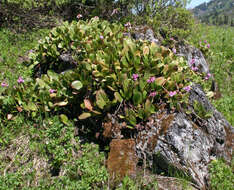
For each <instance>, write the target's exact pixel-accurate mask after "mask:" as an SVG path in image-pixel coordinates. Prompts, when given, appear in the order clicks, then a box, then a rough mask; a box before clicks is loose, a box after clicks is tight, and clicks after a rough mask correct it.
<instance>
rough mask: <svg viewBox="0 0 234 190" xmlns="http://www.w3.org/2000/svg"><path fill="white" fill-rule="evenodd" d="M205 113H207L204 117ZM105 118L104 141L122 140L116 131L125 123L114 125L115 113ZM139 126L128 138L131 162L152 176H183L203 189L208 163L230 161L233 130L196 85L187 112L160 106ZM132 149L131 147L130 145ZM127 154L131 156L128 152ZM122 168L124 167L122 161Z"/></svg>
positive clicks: (206, 186) (118, 163)
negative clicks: (199, 106) (147, 167)
mask: <svg viewBox="0 0 234 190" xmlns="http://www.w3.org/2000/svg"><path fill="white" fill-rule="evenodd" d="M195 102H199V103H200V105H201V106H202V107H203V109H204V110H205V112H203V115H202V114H199V113H197V111H199V110H195V108H194V106H193V105H194V104H195ZM206 113H209V114H207V115H206ZM108 118H109V123H107V122H106V121H105V123H104V124H103V126H104V129H105V130H104V133H105V134H107V131H108V136H107V135H106V138H107V137H109V138H114V139H120V138H124V134H120V133H121V130H119V129H121V128H124V126H125V125H126V124H125V123H121V122H119V123H118V119H117V118H116V115H115V114H112V115H111V114H108ZM107 124H108V127H107ZM139 125H140V124H139ZM139 125H138V126H137V129H138V130H137V131H136V132H135V134H134V135H132V136H133V137H134V139H135V143H136V155H137V159H131V160H135V161H133V163H134V162H136V160H141V161H143V163H144V167H145V166H146V163H148V164H147V165H148V166H149V168H150V169H151V171H152V172H154V173H156V174H161V173H164V174H166V175H167V176H175V175H178V174H181V175H186V176H189V177H190V180H191V181H192V182H193V183H194V184H195V185H196V186H197V187H198V188H199V189H207V188H208V187H209V171H208V165H209V163H210V162H211V161H212V160H214V159H219V158H224V159H225V160H226V161H227V162H228V163H230V162H231V159H232V156H233V148H234V142H233V139H234V129H233V127H232V126H231V125H230V124H229V123H228V122H227V121H226V120H225V118H224V117H223V116H222V114H221V113H219V112H218V111H217V110H216V109H215V108H214V107H213V106H212V105H211V103H210V102H209V100H208V98H207V97H206V95H205V93H204V92H203V90H202V89H201V87H200V85H194V86H193V87H192V89H191V91H190V97H189V108H188V110H183V109H182V108H181V110H180V111H173V110H170V109H169V108H167V107H166V106H162V107H161V109H160V111H158V112H157V113H155V114H153V115H152V116H151V117H150V118H149V120H148V122H146V123H145V124H141V125H142V126H139ZM131 141H132V139H131ZM112 142H115V143H117V142H121V140H116V141H113V140H112ZM123 142H124V141H123ZM120 145H121V143H120ZM120 145H118V146H120ZM132 145H133V143H132ZM111 147H112V150H111V152H112V151H115V150H116V151H117V150H121V151H123V150H124V149H128V150H130V149H129V148H128V147H126V148H124V147H123V144H122V145H121V148H117V149H115V148H114V149H113V145H111ZM132 150H134V147H132V146H131V151H132ZM121 151H120V152H121ZM117 152H118V151H117ZM117 152H116V154H117ZM119 154H120V155H121V153H119ZM123 155H125V156H124V157H125V158H124V160H129V159H127V158H126V156H127V154H123ZM131 155H134V154H133V153H131ZM112 157H113V156H112ZM116 158H118V156H117V157H116ZM109 160H110V158H109ZM115 160H116V159H115ZM119 160H122V159H119ZM109 163H111V162H109ZM121 163H122V161H121V162H118V161H116V162H115V165H121ZM129 163H131V164H130V165H129V167H130V166H131V167H133V166H134V164H133V163H132V162H129ZM134 167H135V166H134ZM134 167H133V168H134ZM119 168H120V167H117V170H116V171H114V170H112V172H116V173H118V170H119ZM124 168H128V166H126V162H125V166H124ZM134 171H135V170H131V175H134Z"/></svg>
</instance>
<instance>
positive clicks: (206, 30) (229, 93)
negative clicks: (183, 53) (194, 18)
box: [189, 25, 234, 125]
mask: <svg viewBox="0 0 234 190" xmlns="http://www.w3.org/2000/svg"><path fill="white" fill-rule="evenodd" d="M204 40H207V42H208V43H209V44H210V48H211V50H212V52H213V55H212V56H211V57H207V61H208V63H209V65H210V69H211V73H212V74H214V77H215V80H216V82H217V83H218V86H219V89H220V91H221V94H222V97H221V98H220V99H218V100H213V104H214V105H215V107H216V108H217V109H218V110H219V111H220V112H221V113H222V114H223V115H224V116H225V118H226V119H227V120H228V121H229V122H230V123H231V124H232V125H233V124H234V118H233V115H234V85H233V84H234V80H233V77H232V76H233V74H234V60H233V55H234V53H233V52H234V29H233V27H217V26H207V25H196V27H194V30H193V32H192V35H191V37H190V39H189V42H190V43H192V44H194V45H195V46H198V44H199V43H200V41H202V42H204Z"/></svg>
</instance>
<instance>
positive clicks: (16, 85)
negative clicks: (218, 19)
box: [0, 13, 233, 190]
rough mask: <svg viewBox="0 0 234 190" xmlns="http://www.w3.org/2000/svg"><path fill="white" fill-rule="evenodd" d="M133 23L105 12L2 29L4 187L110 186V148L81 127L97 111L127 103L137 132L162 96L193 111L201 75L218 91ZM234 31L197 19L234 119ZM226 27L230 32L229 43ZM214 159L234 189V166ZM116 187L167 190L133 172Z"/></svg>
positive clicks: (216, 173) (197, 35)
mask: <svg viewBox="0 0 234 190" xmlns="http://www.w3.org/2000/svg"><path fill="white" fill-rule="evenodd" d="M182 15H184V14H183V13H182ZM124 24H126V25H125V26H124ZM124 24H119V23H115V22H114V23H110V22H107V21H104V20H102V19H99V18H98V17H95V18H92V19H91V20H86V21H83V20H81V21H78V22H77V21H74V22H72V23H67V22H66V23H64V24H63V25H62V26H60V27H57V28H55V29H53V30H52V31H51V32H49V30H47V29H43V30H38V31H35V32H32V33H29V34H15V33H13V32H11V31H9V30H7V29H1V31H0V35H1V39H0V48H1V60H0V68H1V69H0V73H1V75H0V84H1V87H0V152H1V153H0V175H1V177H0V189H63V188H65V187H66V188H67V189H77V188H78V187H79V188H78V189H108V188H109V187H110V186H111V184H110V183H111V182H110V181H109V179H108V178H109V176H108V173H107V171H106V169H105V155H104V153H103V151H100V149H99V147H98V146H97V145H95V144H93V143H90V142H87V141H85V140H84V139H82V137H81V138H80V137H78V135H79V134H77V133H78V132H77V128H80V129H82V130H83V131H86V132H88V131H90V130H93V128H92V127H90V128H89V127H87V125H85V126H84V123H85V122H87V120H86V119H87V118H88V119H90V118H91V121H92V122H98V121H100V120H101V119H103V117H104V116H105V114H107V113H114V112H115V111H116V110H118V111H121V112H120V114H118V115H117V116H118V117H119V119H121V120H123V121H126V123H127V125H126V126H125V127H126V128H128V129H130V130H133V129H135V126H136V124H137V123H138V122H144V121H146V120H147V117H148V116H149V115H150V114H152V113H154V112H156V111H157V110H158V109H159V108H158V107H159V106H160V104H161V102H162V101H164V102H166V103H167V106H168V107H171V109H181V108H183V109H186V104H187V96H188V91H189V90H190V88H191V85H192V84H193V83H194V82H197V83H202V84H204V87H205V88H206V89H205V90H209V89H210V86H209V85H210V82H211V81H210V80H209V81H207V80H206V79H205V76H204V75H202V74H199V73H197V72H194V71H192V70H190V69H189V67H188V66H187V65H186V63H185V61H184V60H183V59H182V58H179V57H176V56H175V55H174V53H173V52H172V51H171V50H169V49H167V48H165V47H159V46H157V45H155V44H151V43H149V42H146V41H141V42H135V41H134V40H133V39H130V38H128V37H127V36H125V35H123V33H127V32H130V33H131V26H130V25H129V24H130V23H127V22H126V21H124ZM165 25H167V24H165ZM168 27H169V28H165V29H164V33H165V32H166V35H167V36H166V38H167V40H165V45H168V44H167V42H168V41H170V39H169V38H170V37H175V36H174V35H178V34H179V35H180V34H181V37H182V36H183V37H188V36H189V33H190V29H191V28H190V27H189V28H188V30H187V31H186V32H185V33H183V30H180V31H179V32H176V31H178V30H175V31H173V28H171V26H170V25H168ZM229 30H230V31H229V32H228V31H227V32H226V31H225V30H224V29H220V28H212V27H209V28H208V27H207V26H201V28H198V27H197V26H196V27H195V28H193V32H194V33H193V34H192V35H193V36H192V37H191V39H188V40H189V41H190V43H194V45H196V46H197V47H200V48H201V49H202V50H204V51H208V49H211V50H212V52H213V56H212V58H211V59H209V62H210V66H211V68H212V73H214V74H215V75H214V76H215V79H216V80H217V81H218V83H219V86H221V87H222V88H220V89H221V91H222V94H223V97H222V99H220V100H214V102H215V105H216V106H217V108H218V109H219V110H220V111H221V112H222V113H223V114H224V115H225V116H226V118H227V119H229V121H230V122H232V123H233V120H232V112H233V106H232V98H233V97H231V96H230V94H231V93H232V90H233V89H232V85H231V84H232V83H231V82H230V80H229V78H230V74H227V73H228V72H232V71H233V64H231V63H232V61H233V58H232V54H231V53H232V49H233V45H232V44H233V43H228V42H230V39H233V38H232V35H233V33H231V31H232V30H231V29H229ZM191 31H192V30H191ZM181 32H182V33H181ZM220 32H221V33H220ZM222 34H223V35H222ZM217 35H220V36H226V38H225V39H224V40H223V41H222V42H223V43H222V45H221V41H218V40H219V38H216V37H215V36H217ZM38 40H40V41H39V42H38ZM204 40H207V41H208V42H204ZM199 41H202V43H201V45H200V43H199ZM113 42H115V43H113ZM208 43H209V44H210V48H207V45H208ZM216 43H217V44H216ZM35 46H36V47H35ZM168 46H169V45H168ZM32 48H33V51H30V50H31V49H32ZM29 51H30V52H29ZM25 54H27V55H28V54H30V56H29V57H30V59H26V57H24V56H23V55H25ZM135 55H136V56H135ZM155 55H156V56H157V57H155ZM61 56H62V57H68V58H69V60H70V61H69V62H66V61H64V60H63V59H61V58H62V57H61ZM207 58H209V57H207ZM217 60H218V61H217ZM230 61H231V62H230ZM229 62H230V64H228V63H229ZM226 63H227V64H226ZM221 68H222V69H221ZM227 76H228V77H229V78H228V77H227ZM181 79H182V80H181ZM231 80H232V79H231ZM129 105H130V106H129ZM198 109H199V108H198ZM198 111H199V110H198ZM201 115H204V113H203V112H202V113H201ZM92 122H91V123H90V125H91V124H92ZM95 130H101V128H100V129H95ZM212 164H213V165H211V175H212V181H211V184H212V187H213V189H216V187H222V188H224V189H225V187H226V188H227V190H228V188H230V187H231V185H232V184H231V182H230V181H231V179H232V178H233V175H231V168H230V167H228V166H227V165H225V164H224V163H223V162H221V161H216V162H214V163H212ZM220 176H222V177H220ZM222 178H227V179H230V180H221V179H222ZM217 184H219V185H220V186H217ZM113 188H117V189H142V188H144V189H157V183H156V182H155V180H153V182H149V181H145V179H144V178H140V179H138V178H137V179H136V180H132V179H130V178H128V177H126V178H125V179H124V180H123V182H122V186H118V187H113Z"/></svg>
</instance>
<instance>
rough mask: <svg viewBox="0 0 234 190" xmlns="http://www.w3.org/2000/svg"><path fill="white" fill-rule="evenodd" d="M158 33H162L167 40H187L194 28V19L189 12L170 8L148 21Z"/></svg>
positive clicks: (179, 8)
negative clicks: (172, 38)
mask: <svg viewBox="0 0 234 190" xmlns="http://www.w3.org/2000/svg"><path fill="white" fill-rule="evenodd" d="M147 20H148V22H149V24H150V25H152V26H153V27H154V30H155V31H156V32H160V33H161V34H162V35H163V37H164V38H165V39H167V40H169V38H171V37H174V38H179V39H180V40H181V39H185V38H187V37H188V36H189V35H190V34H191V31H192V28H193V26H194V21H195V20H194V18H193V16H192V14H191V12H189V11H188V10H186V9H184V8H181V7H178V8H175V7H172V6H170V7H168V8H166V9H163V10H162V11H160V13H157V14H156V15H155V16H154V17H153V18H151V19H147ZM166 43H168V41H166Z"/></svg>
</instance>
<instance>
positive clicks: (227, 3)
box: [192, 0, 234, 26]
mask: <svg viewBox="0 0 234 190" xmlns="http://www.w3.org/2000/svg"><path fill="white" fill-rule="evenodd" d="M192 11H193V13H194V14H195V16H196V17H197V18H198V19H200V20H201V21H202V22H205V23H210V24H215V25H231V26H234V1H233V0H211V1H210V2H209V3H203V4H201V5H199V6H197V7H195V8H194V9H193V10H192Z"/></svg>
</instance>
